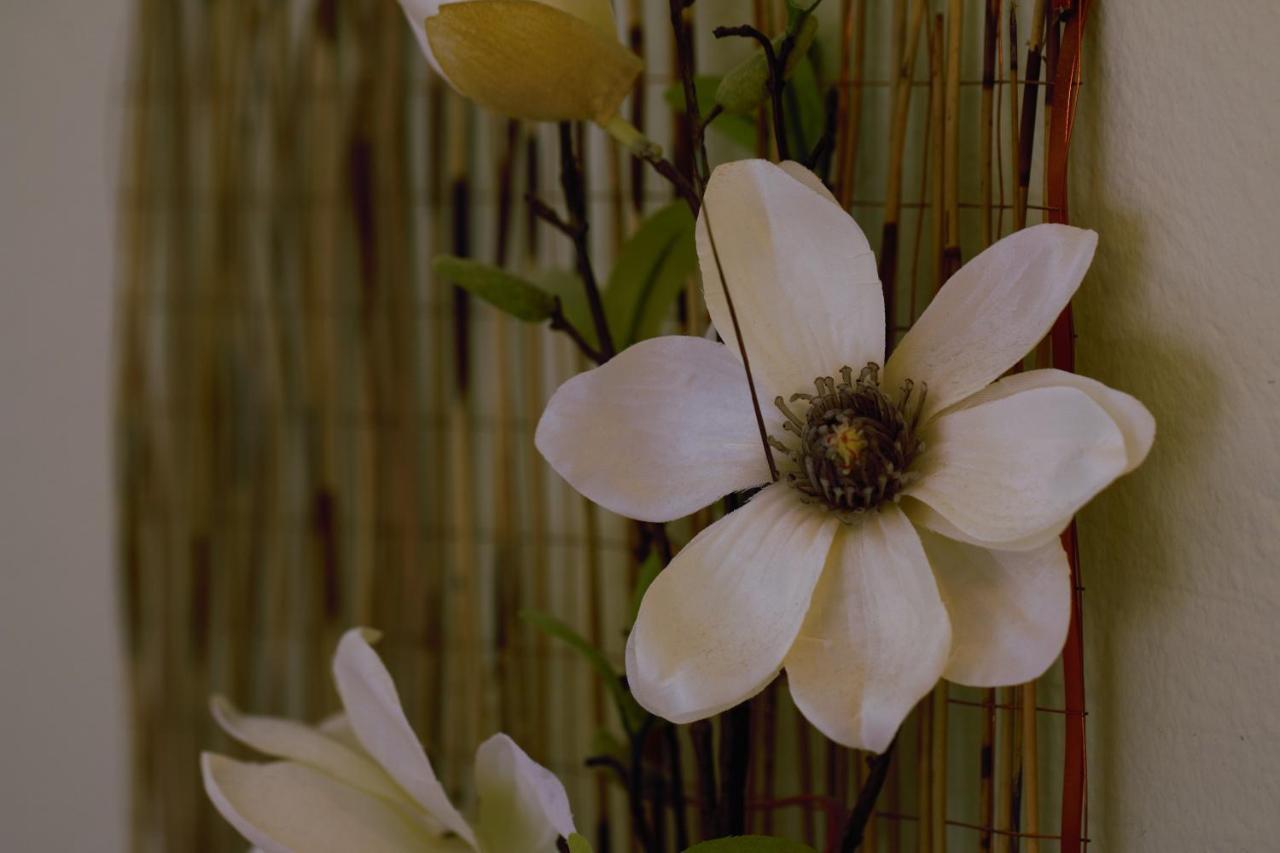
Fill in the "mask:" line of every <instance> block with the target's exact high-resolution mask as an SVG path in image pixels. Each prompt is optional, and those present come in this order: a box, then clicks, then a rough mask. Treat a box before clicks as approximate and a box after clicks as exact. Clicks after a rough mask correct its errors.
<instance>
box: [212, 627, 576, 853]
mask: <svg viewBox="0 0 1280 853" xmlns="http://www.w3.org/2000/svg"><path fill="white" fill-rule="evenodd" d="M374 636H376V634H375V633H374V632H371V631H367V630H365V629H353V630H351V631H348V632H347V633H346V634H345V635H344V636H343V638H342V640H341V642H340V643H339V644H338V651H337V653H336V654H335V655H334V658H333V675H334V680H335V681H336V682H337V687H338V694H339V696H341V697H342V705H343V708H344V709H345V713H344V714H341V715H339V716H337V717H335V718H333V719H332V720H330V721H328V722H326V723H324V724H322V725H321V726H320V727H311V726H307V725H304V724H302V723H297V722H294V721H292V720H284V719H277V718H273V717H252V716H247V715H244V714H241V713H239V712H238V711H236V710H235V709H234V708H233V707H231V705H230V704H229V703H228V702H227V701H226V700H224V699H221V698H217V697H215V698H214V700H213V714H214V717H215V718H216V719H217V721H218V723H219V724H220V725H221V726H222V728H223V729H225V730H226V732H227V734H229V735H231V736H232V737H234V738H235V739H236V740H239V741H241V742H243V743H245V744H247V745H249V746H251V747H253V748H254V749H256V750H258V751H259V752H263V753H265V754H267V755H270V756H273V757H275V758H278V759H282V760H280V761H276V762H273V763H270V764H252V763H245V762H241V761H235V760H233V759H230V758H227V757H225V756H222V755H215V754H213V753H208V752H206V753H204V754H203V755H202V756H201V757H200V766H201V770H202V772H203V774H204V787H205V791H206V792H207V793H208V794H209V798H210V799H211V800H212V801H213V804H214V806H216V807H217V809H218V811H219V812H221V813H222V816H223V817H225V818H226V819H227V820H228V821H229V822H230V823H231V825H232V826H234V827H235V828H236V829H237V830H238V831H239V832H240V834H241V835H243V836H244V837H245V838H246V839H248V840H249V841H250V842H252V843H253V844H254V845H256V846H257V847H258V848H260V849H261V850H263V851H267V853H288V851H299V853H303V851H305V853H350V851H353V850H359V851H361V853H407V852H408V851H433V850H441V851H468V850H474V851H481V853H553V851H555V849H556V838H557V837H559V836H565V837H566V838H567V837H568V836H569V835H571V834H572V833H573V831H574V829H573V816H572V814H571V813H570V810H569V799H568V797H567V796H566V795H565V790H564V786H563V785H561V784H560V781H559V780H558V779H556V777H555V776H553V775H552V774H551V772H550V771H548V770H547V769H546V768H544V767H542V766H541V765H538V764H536V763H535V762H534V761H533V760H532V759H530V758H529V756H527V755H526V754H525V753H524V752H523V751H522V750H521V749H520V747H518V746H516V744H515V742H514V741H512V740H511V738H509V737H507V736H506V735H504V734H498V735H494V736H493V737H491V738H489V739H488V740H487V741H485V742H484V743H482V744H480V748H479V749H477V750H476V765H475V790H476V794H477V795H478V797H479V801H480V802H479V814H478V816H477V820H476V821H475V823H474V824H472V823H469V822H468V821H467V820H465V819H464V818H463V817H462V815H461V814H459V812H458V810H457V809H455V808H454V807H453V805H452V803H450V802H449V798H448V796H447V795H446V794H445V791H444V787H443V786H442V785H441V784H440V782H439V780H437V779H436V775H435V772H434V771H433V770H432V769H431V762H430V761H429V760H428V759H427V756H426V753H424V752H423V750H422V746H421V745H420V744H419V743H418V738H417V736H415V735H414V733H413V729H412V728H410V727H409V721H408V720H407V719H405V716H404V711H402V710H401V708H400V697H399V696H398V695H397V693H396V688H395V684H394V683H392V681H391V676H390V675H389V674H388V673H387V670H386V668H385V667H384V666H383V665H382V661H381V660H379V659H378V655H377V653H376V652H374V650H373V649H372V647H370V645H369V639H372V638H373V637H374Z"/></svg>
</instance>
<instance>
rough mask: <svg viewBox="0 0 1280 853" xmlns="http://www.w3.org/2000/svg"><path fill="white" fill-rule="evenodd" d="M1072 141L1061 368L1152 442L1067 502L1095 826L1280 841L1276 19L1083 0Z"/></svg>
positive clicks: (1186, 844) (1098, 830)
mask: <svg viewBox="0 0 1280 853" xmlns="http://www.w3.org/2000/svg"><path fill="white" fill-rule="evenodd" d="M1096 5H1097V6H1098V16H1097V18H1096V19H1095V20H1093V21H1091V44H1090V46H1089V53H1088V62H1087V64H1086V68H1085V78H1086V81H1085V89H1084V91H1083V93H1082V96H1081V103H1080V121H1079V124H1078V125H1077V130H1076V133H1077V136H1076V140H1075V148H1074V149H1073V151H1072V168H1073V169H1074V170H1075V171H1074V177H1073V181H1074V198H1073V203H1074V205H1075V207H1074V210H1073V217H1072V218H1073V220H1074V221H1075V222H1076V223H1077V224H1081V225H1088V226H1090V227H1093V228H1096V229H1097V230H1098V231H1099V232H1100V234H1101V243H1100V247H1099V254H1098V259H1097V262H1096V263H1095V264H1094V269H1093V272H1092V273H1091V275H1090V277H1089V279H1087V280H1086V284H1085V287H1084V290H1083V293H1082V295H1081V297H1080V298H1079V300H1078V312H1079V313H1078V316H1079V322H1078V331H1079V333H1080V340H1079V356H1080V363H1079V368H1080V370H1081V372H1084V373H1088V374H1090V375H1092V376H1096V377H1098V378H1100V379H1102V380H1104V381H1106V382H1107V383H1109V384H1111V385H1114V386H1116V387H1117V388H1122V389H1124V390H1126V391H1130V392H1132V393H1134V394H1136V395H1137V396H1138V397H1140V398H1141V399H1142V400H1144V401H1145V402H1146V403H1147V405H1148V406H1150V407H1151V410H1152V411H1153V412H1154V413H1155V415H1156V418H1157V420H1158V422H1159V433H1158V435H1157V437H1156V444H1155V448H1154V450H1153V451H1152V454H1151V457H1150V459H1149V460H1148V462H1147V463H1146V465H1145V467H1144V468H1143V469H1141V470H1140V471H1139V472H1137V473H1136V474H1134V475H1133V476H1132V477H1130V478H1128V479H1127V480H1126V481H1124V482H1122V483H1120V484H1119V485H1118V486H1116V487H1115V488H1114V489H1112V490H1111V491H1110V492H1109V493H1108V494H1106V495H1104V496H1103V497H1102V498H1101V499H1099V500H1098V501H1097V502H1096V503H1095V504H1094V505H1093V506H1092V507H1090V508H1089V509H1088V510H1087V511H1086V513H1085V514H1084V517H1083V521H1082V526H1081V529H1082V536H1083V547H1084V551H1083V554H1084V559H1085V564H1084V565H1085V579H1084V580H1085V586H1086V588H1087V589H1086V592H1085V600H1086V605H1085V619H1086V623H1085V632H1086V637H1087V642H1088V649H1089V657H1088V673H1089V676H1090V694H1089V704H1090V710H1091V712H1092V713H1091V716H1090V718H1089V730H1090V735H1091V736H1092V739H1093V740H1092V751H1091V757H1092V759H1093V761H1092V764H1091V765H1090V768H1089V781H1090V794H1091V797H1090V817H1091V828H1092V831H1093V837H1094V838H1095V839H1099V841H1100V846H1099V848H1098V849H1100V850H1104V851H1122V853H1123V852H1125V851H1201V850H1212V851H1215V853H1216V851H1237V850H1241V851H1243V850H1248V851H1260V850H1274V849H1276V846H1277V844H1280V841H1278V840H1277V839H1280V808H1277V806H1280V96H1278V95H1277V90H1278V89H1280V52H1278V51H1277V49H1276V48H1277V45H1280V19H1277V17H1276V15H1275V12H1276V8H1275V4H1274V2H1272V0H1251V2H1245V0H1234V2H1219V3H1202V2H1197V0H1180V2H1163V3H1154V2H1150V3H1137V2H1121V0H1102V2H1100V3H1098V4H1096Z"/></svg>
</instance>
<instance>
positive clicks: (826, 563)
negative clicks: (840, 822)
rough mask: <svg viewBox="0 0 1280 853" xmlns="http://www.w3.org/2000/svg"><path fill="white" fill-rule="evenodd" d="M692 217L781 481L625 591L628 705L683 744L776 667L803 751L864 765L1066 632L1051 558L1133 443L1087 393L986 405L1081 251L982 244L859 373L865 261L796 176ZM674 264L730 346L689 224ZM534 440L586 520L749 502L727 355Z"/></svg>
mask: <svg viewBox="0 0 1280 853" xmlns="http://www.w3.org/2000/svg"><path fill="white" fill-rule="evenodd" d="M706 208H707V209H709V211H710V215H711V219H712V225H713V226H714V229H715V242H716V248H717V249H718V253H719V258H720V261H721V263H722V265H723V268H724V274H725V277H726V279H727V281H728V283H729V287H730V288H731V295H732V296H733V300H734V305H735V307H736V309H737V316H738V320H739V322H740V324H741V329H742V335H743V338H744V339H745V342H746V346H747V352H748V355H749V356H750V359H751V366H752V369H753V373H754V376H755V379H756V383H757V385H758V387H759V388H760V391H761V394H760V397H761V399H762V401H765V402H766V407H767V411H766V412H765V418H766V427H767V429H768V432H769V434H770V435H771V437H772V443H773V444H774V445H775V446H776V448H777V449H776V450H775V451H774V452H775V455H776V456H777V457H778V461H779V464H780V467H781V468H782V472H783V476H782V478H781V479H780V480H779V481H778V482H776V483H773V484H771V485H768V486H766V487H765V488H764V490H763V491H761V492H760V493H759V494H757V495H756V496H755V497H754V498H753V499H752V500H751V501H750V502H748V503H747V504H746V505H745V506H743V507H742V508H741V509H739V510H738V511H736V512H734V513H732V514H730V515H728V516H726V517H725V518H723V519H722V520H720V521H718V522H717V523H715V524H713V525H711V526H710V527H709V528H707V529H706V530H704V531H703V532H702V533H701V534H699V535H698V536H697V537H695V538H694V539H693V541H691V542H690V543H689V544H688V545H687V546H686V547H685V548H684V549H683V550H682V551H681V552H680V553H679V554H678V555H677V556H676V558H675V560H674V561H673V562H672V563H671V565H670V566H669V567H668V568H667V569H666V570H665V571H664V572H662V574H661V575H659V576H658V578H657V580H656V581H655V582H654V583H653V585H652V586H651V587H650V588H649V590H648V593H647V594H646V596H645V598H644V602H643V605H642V606H641V608H640V613H639V616H638V617H637V620H636V624H635V627H634V629H633V630H632V633H631V636H630V640H629V641H628V644H627V678H628V681H629V683H630V685H631V689H632V690H633V691H634V693H635V696H636V698H637V699H638V700H639V702H640V704H642V705H643V706H645V707H646V708H648V709H649V710H650V711H652V712H653V713H655V714H658V715H660V716H662V717H665V718H667V719H669V720H672V721H675V722H678V723H683V722H688V721H691V720H696V719H700V718H704V717H707V716H709V715H711V714H715V713H717V712H719V711H722V710H724V709H726V708H729V707H731V706H733V705H735V704H737V703H738V702H741V701H743V700H744V699H746V698H748V697H750V696H752V695H754V694H755V693H756V692H758V691H759V690H761V689H762V688H763V687H764V686H765V685H766V684H768V683H769V682H770V681H771V680H772V679H773V678H774V677H775V676H776V675H777V673H778V672H779V670H780V669H784V668H785V670H786V672H787V679H788V682H789V684H790V688H791V693H792V696H793V697H794V699H795V702H796V704H797V706H798V707H799V708H800V710H801V711H802V712H803V713H804V715H805V716H806V717H808V719H809V720H810V721H811V722H812V723H813V724H814V725H815V726H817V727H818V728H819V729H820V730H822V731H823V732H824V733H825V734H826V735H827V736H828V737H830V738H832V739H833V740H836V741H838V742H840V743H843V744H845V745H848V746H853V747H860V748H865V749H870V750H874V751H881V750H883V749H884V748H885V747H886V746H887V745H888V744H889V742H890V740H891V739H892V738H893V735H894V733H895V731H896V730H897V728H898V726H899V724H900V723H901V721H902V719H903V718H904V717H905V716H906V714H907V713H908V712H909V711H910V710H911V708H912V706H913V705H915V703H916V702H917V701H918V700H919V699H920V697H921V696H923V695H924V694H925V693H927V692H928V691H929V690H930V689H931V688H932V686H933V685H934V684H935V683H936V682H937V680H938V678H939V677H944V678H947V679H949V680H951V681H954V682H958V683H961V684H969V685H980V686H994V685H1001V684H1016V683H1021V682H1025V681H1028V680H1030V679H1032V678H1035V677H1037V676H1039V675H1040V674H1041V673H1043V672H1044V670H1045V669H1046V668H1047V667H1048V666H1049V665H1050V664H1051V663H1052V662H1053V660H1054V659H1055V658H1056V657H1057V655H1058V653H1059V651H1060V650H1061V649H1062V645H1063V642H1064V639H1065V635H1066V630H1067V622H1068V619H1069V614H1070V609H1071V593H1070V588H1069V574H1070V573H1069V568H1068V564H1067V559H1066V556H1065V554H1064V552H1063V549H1062V546H1061V545H1060V543H1059V540H1058V535H1059V533H1060V532H1061V531H1062V530H1063V528H1064V527H1065V526H1066V525H1067V524H1068V523H1069V521H1070V519H1071V516H1072V515H1073V514H1074V513H1075V512H1076V510H1078V509H1080V507H1081V506H1083V505H1084V504H1085V503H1086V502H1087V501H1088V500H1089V499H1091V498H1092V497H1093V496H1094V495H1095V494H1097V493H1098V492H1099V491H1100V490H1101V489H1103V488H1104V487H1105V486H1106V485H1107V484H1109V483H1110V482H1111V481H1112V480H1114V479H1116V478H1117V477H1119V476H1120V475H1121V474H1123V473H1125V472H1127V471H1129V470H1131V469H1132V468H1134V467H1135V466H1136V465H1137V464H1138V463H1139V462H1141V460H1142V459H1143V457H1144V456H1145V455H1146V453H1147V450H1148V449H1149V448H1150V446H1151V442H1152V438H1153V436H1154V431H1155V424H1154V421H1153V420H1152V418H1151V415H1150V414H1149V413H1148V412H1147V410H1146V409H1145V408H1144V407H1143V406H1142V404H1141V403H1139V402H1138V401H1137V400H1135V399H1133V398H1132V397H1130V396H1128V395H1126V394H1122V393H1120V392H1118V391H1113V390H1111V389H1109V388H1107V387H1105V386H1103V385H1101V384H1099V383H1097V382H1094V381H1092V380H1090V379H1086V378H1084V377H1081V376H1075V375H1073V374H1069V373H1064V372H1061V371H1058V370H1033V371H1029V372H1026V373H1020V374H1016V375H1012V376H1008V377H1006V378H1004V379H1000V376H1001V374H1003V373H1004V372H1005V371H1007V370H1008V369H1009V368H1010V367H1012V366H1013V365H1015V364H1016V363H1017V362H1018V361H1019V360H1020V359H1021V358H1022V357H1023V355H1024V354H1026V353H1027V352H1028V351H1029V350H1030V349H1031V348H1032V347H1033V346H1034V345H1035V344H1036V342H1037V341H1039V340H1040V339H1041V338H1042V337H1043V336H1044V335H1045V334H1046V333H1047V332H1048V330H1049V328H1050V327H1051V325H1052V324H1053V322H1054V319H1055V318H1056V317H1057V316H1058V314H1059V313H1060V312H1061V311H1062V309H1063V308H1064V307H1065V306H1066V304H1067V302H1068V300H1069V299H1070V298H1071V295H1072V294H1073V293H1074V292H1075V290H1076V287H1077V286H1078V285H1079V284H1080V280H1081V278H1082V277H1083V276H1084V273H1085V270H1086V269H1087V268H1088V266H1089V262H1090V259H1091V258H1092V256H1093V251H1094V246H1095V244H1096V241H1097V235H1095V234H1094V233H1093V232H1090V231H1083V230H1080V229H1077V228H1070V227H1067V226H1062V225H1040V226H1036V227H1034V228H1028V229H1026V230H1023V231H1020V232H1018V233H1016V234H1013V235H1011V236H1009V237H1007V238H1005V239H1003V240H1001V241H1000V242H998V243H996V244H995V245H994V246H992V247H990V248H989V249H987V250H986V251H985V252H983V253H982V254H980V255H978V256H977V257H975V258H974V259H973V260H972V261H970V262H969V263H968V264H967V265H966V266H965V267H964V268H963V269H961V270H960V271H959V272H958V273H956V275H955V276H954V277H953V278H952V279H951V280H950V281H949V282H947V284H946V286H945V287H943V288H942V290H941V291H940V292H939V293H938V295H937V296H936V297H935V298H934V300H933V302H932V304H931V305H930V306H929V308H928V310H927V311H926V312H925V313H924V315H923V316H922V317H921V318H920V320H919V321H918V322H917V323H916V324H915V326H914V327H913V328H912V329H911V331H910V332H909V333H908V334H907V335H906V336H905V338H904V339H903V340H902V342H901V343H900V344H899V346H898V347H897V348H896V349H895V350H894V352H893V355H892V356H891V357H890V358H889V360H888V363H887V364H883V362H884V353H885V340H884V305H883V299H882V296H881V290H880V282H879V279H878V276H877V274H876V266H875V259H874V257H873V255H872V252H871V249H870V247H869V246H868V244H867V240H866V238H865V237H864V236H863V234H862V232H861V231H860V230H859V228H858V226H857V225H856V224H855V223H854V221H853V219H852V218H851V217H850V216H849V215H848V214H847V213H846V212H845V211H844V210H842V209H841V208H840V207H839V206H838V205H837V204H836V203H835V200H834V199H833V198H832V197H831V195H830V193H828V192H827V191H826V190H825V189H824V188H823V186H822V184H821V182H820V181H819V180H818V179H817V178H816V177H815V176H814V175H813V174H811V173H810V172H808V171H806V170H804V169H803V168H801V167H800V166H798V165H796V164H794V163H784V164H783V165H782V166H781V167H779V166H775V165H772V164H770V163H768V162H765V161H761V160H749V161H742V162H737V163H730V164H727V165H723V166H721V167H720V168H718V169H717V170H716V171H715V173H714V175H713V176H712V178H711V181H710V184H709V185H708V188H707V193H706ZM698 252H699V258H700V261H701V266H702V275H703V286H704V291H705V294H706V301H707V307H708V309H709V311H710V313H711V317H712V320H713V321H714V322H715V324H716V328H718V329H720V330H721V333H722V334H723V335H724V337H725V338H726V339H728V340H730V341H732V339H733V338H732V334H733V333H732V329H733V326H732V323H731V321H730V317H729V309H728V306H727V304H726V301H725V297H724V291H723V289H722V287H721V285H720V279H719V275H718V273H717V270H716V265H715V261H714V259H713V255H712V247H711V244H710V242H709V241H708V239H707V220H706V217H705V216H704V217H701V218H700V219H699V221H698ZM881 364H883V369H880V367H879V365H881ZM796 394H798V395H800V396H798V397H793V396H792V395H796ZM775 398H776V400H777V403H776V405H770V404H769V403H768V401H771V400H775ZM536 440H537V445H538V448H539V449H540V450H541V451H542V453H543V455H544V456H545V457H546V458H547V460H548V461H549V462H550V463H551V464H552V466H553V467H554V468H555V469H556V470H557V471H558V472H559V473H560V474H561V475H562V476H563V477H564V478H565V479H566V480H568V481H569V482H570V483H571V484H572V485H573V486H574V487H576V488H577V489H578V490H579V491H580V492H582V493H583V494H584V495H586V496H587V497H589V498H591V499H592V500H594V501H596V502H597V503H599V504H601V505H603V506H605V507H607V508H608V509H611V510H613V511H615V512H617V513H620V514H622V515H626V516H630V517H632V518H637V519H641V520H645V521H668V520H671V519H675V518H679V517H681V516H684V515H686V514H688V513H690V512H692V511H693V510H695V509H697V508H699V507H701V506H704V505H706V504H708V503H710V502H711V501H713V500H715V499H716V498H718V497H720V496H722V495H724V494H727V493H730V492H733V491H735V490H740V489H745V488H747V487H750V486H757V485H760V484H761V483H765V482H767V481H768V480H769V470H768V468H767V467H766V464H765V460H764V456H763V452H762V449H761V442H760V437H759V433H758V430H757V426H756V421H755V416H754V414H753V409H752V406H751V399H750V396H749V393H748V389H747V384H746V382H745V381H744V376H743V368H742V364H741V362H740V361H739V357H738V352H737V348H736V347H735V346H733V345H732V344H731V345H728V346H726V345H723V344H719V343H714V342H711V341H707V340H702V339H698V338H688V337H666V338H656V339H651V340H648V341H644V342H642V343H639V344H637V345H635V346H633V347H631V348H630V349H628V350H626V351H624V352H623V353H621V354H620V355H619V356H618V357H616V358H615V359H613V360H612V361H610V362H608V363H607V364H605V365H604V366H602V367H600V368H597V369H596V370H592V371H590V372H587V373H583V374H580V375H578V376H576V377H574V378H573V379H571V380H569V381H568V382H566V383H565V384H564V385H563V386H561V388H560V389H559V390H558V391H557V392H556V393H555V395H554V396H553V397H552V399H551V402H550V403H549V404H548V406H547V409H546V412H545V413H544V414H543V416H542V420H541V422H540V423H539V425H538V430H537V436H536Z"/></svg>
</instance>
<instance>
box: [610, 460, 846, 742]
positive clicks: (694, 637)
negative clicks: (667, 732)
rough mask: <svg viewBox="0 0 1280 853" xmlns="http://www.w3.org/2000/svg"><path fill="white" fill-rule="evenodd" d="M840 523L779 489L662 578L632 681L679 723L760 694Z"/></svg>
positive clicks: (636, 641) (634, 633)
mask: <svg viewBox="0 0 1280 853" xmlns="http://www.w3.org/2000/svg"><path fill="white" fill-rule="evenodd" d="M839 524H840V523H839V522H838V521H837V520H835V518H834V517H833V516H831V515H829V514H828V513H826V512H823V511H821V510H818V509H815V508H813V507H809V506H806V505H804V504H802V503H800V501H799V498H798V494H797V492H796V491H795V490H794V489H792V488H791V487H790V486H787V485H785V484H782V483H775V484H774V485H772V486H769V487H768V488H766V489H765V490H764V491H763V492H761V493H760V494H758V495H756V497H755V498H754V499H752V500H751V501H749V502H748V503H747V504H746V506H744V507H742V508H741V509H739V510H737V511H736V512H733V513H730V514H729V515H727V516H725V517H724V518H722V519H721V520H720V521H717V522H716V523H715V524H713V525H711V526H710V527H708V528H707V529H706V530H704V531H702V532H701V533H700V534H698V535H697V536H696V537H694V539H693V541H692V542H690V543H689V544H688V545H686V546H685V547H684V548H683V549H682V550H681V551H680V553H679V554H677V555H676V558H675V559H674V560H673V561H672V562H671V565H669V566H668V567H667V568H666V569H664V570H663V571H662V573H661V574H659V575H658V577H657V579H656V580H655V581H654V582H653V585H652V586H650V587H649V590H648V592H647V593H646V594H645V597H644V601H643V602H642V603H641V605H640V613H639V615H638V616H637V617H636V624H635V627H634V628H632V629H631V636H630V637H629V638H628V640H627V681H628V683H629V684H630V686H631V690H632V692H633V693H634V694H635V697H636V699H637V700H638V701H639V702H640V704H641V705H643V706H644V707H646V708H648V709H649V710H650V711H652V712H653V713H655V714H657V715H658V716H660V717H664V718H666V719H668V720H671V721H672V722H674V723H687V722H691V721H693V720H699V719H703V718H704V717H709V716H711V715H712V714H716V713H719V712H720V711H723V710H725V709H726V708H730V707H732V706H734V705H736V704H738V703H739V702H741V701H742V700H744V699H747V698H749V697H751V696H754V695H755V694H756V693H758V692H760V690H761V689H763V688H764V686H765V685H767V684H768V683H769V682H770V681H772V680H773V678H774V676H775V675H777V673H778V669H779V668H780V667H781V666H782V659H783V657H784V656H785V655H786V653H787V649H789V648H790V647H791V643H792V641H793V640H794V639H795V636H796V632H797V631H798V630H799V629H800V625H801V623H802V622H803V621H804V615H805V612H806V611H807V610H808V609H809V598H810V595H811V594H812V592H813V587H814V584H815V583H817V580H818V575H819V574H820V573H821V571H822V565H823V563H824V562H825V561H826V558H827V551H828V549H829V548H830V545H831V540H832V537H833V536H834V535H835V530H836V527H838V526H839Z"/></svg>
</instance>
